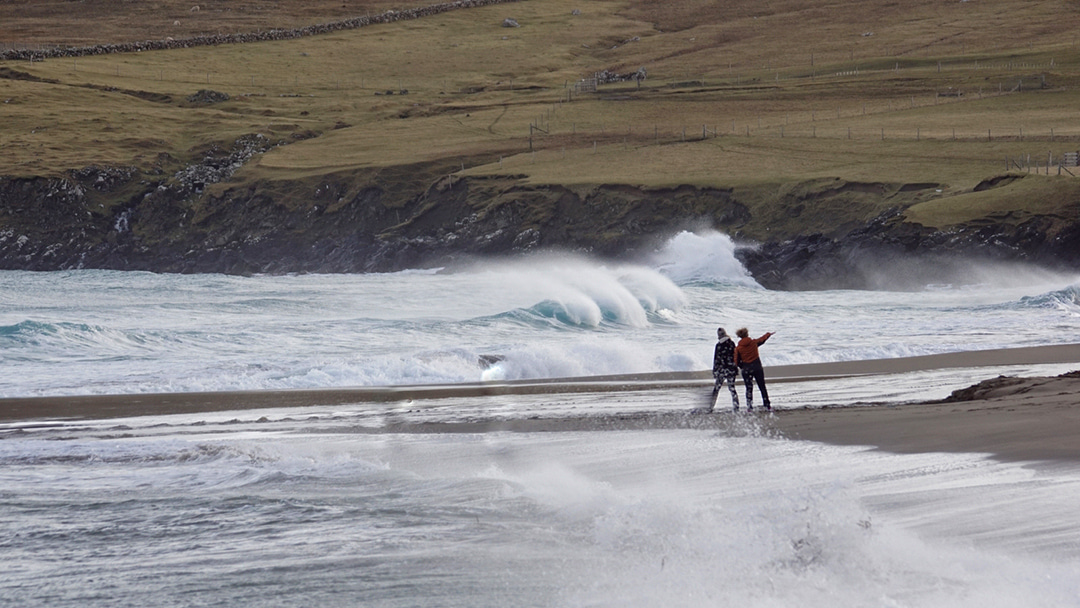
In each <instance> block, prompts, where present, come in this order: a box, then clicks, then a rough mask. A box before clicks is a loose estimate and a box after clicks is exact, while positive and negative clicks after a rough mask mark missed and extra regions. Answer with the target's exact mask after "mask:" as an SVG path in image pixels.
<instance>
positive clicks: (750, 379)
mask: <svg viewBox="0 0 1080 608" xmlns="http://www.w3.org/2000/svg"><path fill="white" fill-rule="evenodd" d="M742 381H743V384H744V385H745V386H746V411H750V410H752V409H754V368H753V367H751V366H749V365H747V366H745V367H743V368H742Z"/></svg>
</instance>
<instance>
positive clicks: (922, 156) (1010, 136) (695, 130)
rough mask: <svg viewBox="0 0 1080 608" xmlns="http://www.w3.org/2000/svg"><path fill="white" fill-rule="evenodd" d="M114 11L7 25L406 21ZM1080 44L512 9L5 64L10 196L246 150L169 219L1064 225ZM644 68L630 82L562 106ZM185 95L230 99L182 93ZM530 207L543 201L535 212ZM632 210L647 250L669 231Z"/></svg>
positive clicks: (695, 15) (992, 33) (843, 7)
mask: <svg viewBox="0 0 1080 608" xmlns="http://www.w3.org/2000/svg"><path fill="white" fill-rule="evenodd" d="M89 1H90V0H88V2H89ZM105 4H107V5H109V6H110V7H112V8H110V9H109V10H110V11H112V12H110V13H108V15H107V16H100V17H94V16H93V15H95V14H97V13H93V14H91V16H90V17H89V18H88V19H86V20H82V21H79V22H78V23H75V24H72V23H69V22H68V21H66V20H64V19H54V20H52V21H51V24H52V25H51V28H52V29H51V30H50V28H49V27H46V26H45V25H44V23H45V22H46V21H48V20H46V21H42V19H41V18H40V17H41V16H40V15H39V14H38V13H39V12H40V10H43V9H42V7H45V6H50V3H48V2H43V3H40V4H39V5H38V8H39V10H38V13H36V12H32V11H31V12H25V13H20V12H17V11H15V12H12V11H11V10H10V8H11V7H10V6H8V5H5V7H2V9H0V12H2V11H8V14H5V15H4V17H5V19H4V20H3V26H0V33H8V35H9V36H11V37H12V38H15V39H16V41H15V42H17V43H20V44H22V45H23V46H26V47H29V48H31V49H32V48H34V46H33V45H34V44H38V45H41V44H42V43H49V42H53V41H61V42H66V43H68V44H79V45H85V44H94V43H101V42H116V41H118V40H115V39H102V38H100V37H97V38H96V37H95V35H93V34H87V33H86V30H88V29H89V30H91V31H93V29H94V28H93V22H94V19H96V18H99V19H100V22H101V23H102V24H103V25H102V27H101V33H100V34H98V36H111V37H113V38H115V37H117V36H120V37H124V38H125V39H127V40H133V39H134V40H139V39H144V38H153V37H157V38H160V37H161V36H163V35H172V34H169V33H168V32H167V30H166V29H162V27H164V26H162V25H161V22H162V21H164V22H166V25H168V27H175V28H180V29H178V30H177V32H175V35H176V36H177V37H182V36H184V35H201V34H204V33H208V32H209V33H213V32H214V31H217V32H218V33H221V32H226V33H227V32H232V31H234V30H235V31H240V30H247V31H252V30H263V31H268V30H272V29H273V28H275V27H297V26H301V25H309V24H311V23H317V22H329V21H333V20H336V19H342V18H347V17H348V16H350V15H348V14H344V13H346V12H347V11H350V10H355V11H357V12H358V13H363V12H378V11H383V10H386V9H388V8H398V9H400V8H402V7H400V6H392V5H390V4H388V3H382V4H380V3H378V2H367V3H365V4H356V5H350V4H349V3H344V4H338V3H322V4H320V3H317V2H314V3H307V4H305V3H300V2H299V1H298V0H296V1H293V2H285V1H283V2H281V3H279V4H278V5H275V6H277V7H278V10H277V11H276V12H275V11H274V10H268V9H267V8H266V7H267V6H270V5H269V4H267V3H257V4H253V3H236V4H233V3H228V4H227V3H224V2H211V3H201V4H200V7H199V10H198V11H191V10H190V7H189V8H188V9H185V10H188V14H187V17H189V19H186V20H181V19H180V18H179V17H178V16H176V15H173V14H172V13H171V12H170V11H173V12H175V11H176V10H179V9H180V7H181V6H187V3H185V4H184V5H177V4H176V3H173V2H163V3H161V6H162V10H161V11H158V12H156V13H148V12H146V11H142V12H139V11H136V10H135V8H136V7H137V6H138V4H137V3H136V4H133V5H130V10H132V11H134V12H132V14H131V15H128V18H127V19H126V20H125V19H118V18H117V15H116V11H118V10H123V9H122V8H116V7H123V6H129V5H128V4H126V3H125V4H115V3H105ZM431 4H433V3H431ZM419 5H420V6H423V3H420V4H419ZM230 9H231V10H230ZM103 10H104V9H103ZM106 12H107V11H106ZM228 13H235V14H234V15H229V14H228ZM240 13H243V15H241V16H242V17H243V18H242V19H240V18H236V16H237V15H239V14H240ZM211 15H217V21H213V20H210V21H206V19H204V17H208V16H211ZM353 16H355V14H354V15H353ZM507 18H512V19H513V20H515V21H516V23H517V25H518V27H505V26H504V20H506V19H507ZM35 19H36V21H35ZM199 19H203V20H204V23H203V24H202V25H200V24H199V23H198V20H199ZM20 20H21V21H22V22H23V27H21V29H20ZM192 20H195V21H196V23H195V24H194V25H188V26H185V25H184V23H185V22H189V21H192ZM106 21H108V22H109V23H114V22H116V23H119V22H123V23H126V26H125V28H126V29H124V28H114V27H112V26H109V27H106V26H105V24H106ZM177 21H181V25H180V26H176V25H170V24H174V23H175V22H177ZM213 23H217V24H218V26H217V30H214V29H213V27H212V24H213ZM208 24H209V25H208ZM185 27H187V28H189V29H184V28H185ZM200 27H201V28H202V29H201V30H200V29H199V28H200ZM35 28H36V29H35ZM1077 31H1080V8H1077V6H1076V4H1075V3H1071V2H1066V1H1064V0H1058V1H1051V2H1026V1H1020V0H979V1H971V2H948V3H942V2H936V1H929V0H901V1H898V2H893V3H887V4H880V3H865V2H854V1H850V2H849V1H846V0H845V1H839V2H817V1H805V0H802V1H800V0H780V1H772V2H768V3H762V2H760V1H757V0H754V1H751V0H736V1H734V2H731V1H728V2H722V3H721V2H709V1H697V0H685V1H680V2H664V3H661V2H655V1H646V0H623V1H618V0H589V1H588V2H580V1H577V0H522V1H520V2H508V3H505V4H498V5H494V6H486V7H478V8H469V9H463V10H455V11H448V12H444V13H440V14H438V15H434V16H430V17H424V18H421V19H412V20H402V21H398V22H395V23H388V24H380V25H371V26H368V27H363V28H358V29H352V30H347V31H337V32H334V33H331V34H326V35H320V36H311V37H304V38H299V39H293V40H275V41H267V42H260V43H250V44H230V45H217V46H198V47H193V48H178V49H172V50H167V51H151V52H140V53H126V54H103V55H79V56H71V57H57V58H49V59H46V60H43V61H33V62H31V61H6V62H0V76H2V77H3V78H0V111H2V112H3V121H2V126H0V175H3V176H6V177H7V178H8V180H9V181H10V180H13V179H16V180H26V179H30V178H55V179H70V176H71V171H72V170H75V169H81V168H83V167H87V166H91V165H94V166H108V167H133V168H135V169H136V170H137V173H138V176H139V177H140V178H141V180H135V181H136V182H138V181H141V182H143V183H144V185H146V184H149V185H152V186H154V187H157V186H159V185H162V184H166V185H168V184H169V183H170V182H174V181H175V180H176V179H178V178H177V177H176V176H177V175H179V173H178V172H179V171H180V170H181V169H182V168H183V167H185V166H190V165H192V164H194V163H199V162H204V161H205V159H206V158H208V154H212V153H213V151H215V150H219V151H227V150H229V149H231V148H232V147H233V146H234V144H233V142H234V141H236V140H237V139H238V138H241V137H244V136H248V137H250V136H253V135H259V136H260V140H259V141H262V142H264V144H263V145H261V146H260V147H259V149H260V150H265V151H264V152H262V153H258V154H255V155H254V156H251V157H250V158H244V159H242V162H237V163H236V165H237V166H236V167H235V170H230V171H228V172H225V173H223V174H221V181H219V182H217V183H214V182H215V181H216V180H214V179H210V180H204V181H205V182H206V183H202V182H200V183H199V187H198V188H197V190H195V191H193V190H191V189H190V188H186V189H185V188H179V189H175V190H176V191H177V192H179V193H180V195H176V196H171V197H169V202H168V204H169V205H173V206H180V207H183V210H182V211H179V212H178V214H179V215H178V217H179V216H186V217H188V218H189V220H190V218H192V217H197V218H205V217H208V216H209V215H211V214H210V213H209V212H208V211H207V209H209V207H211V206H212V205H213V204H215V203H214V201H219V202H220V201H227V200H236V199H237V198H238V197H239V198H243V199H244V200H246V201H249V203H246V204H249V205H253V204H254V203H250V201H254V200H261V201H263V202H265V203H267V204H270V203H272V204H273V205H276V206H279V207H280V208H281V209H282V212H286V211H287V212H290V213H293V212H295V213H301V212H303V210H304V209H308V208H310V207H311V206H312V205H315V204H316V203H315V201H319V200H322V201H323V207H322V208H323V210H324V212H325V210H326V209H327V205H329V206H330V207H333V205H334V204H338V205H339V206H340V205H345V204H346V203H354V202H355V201H357V200H359V199H358V198H357V197H358V196H359V195H360V193H361V192H363V191H365V189H366V188H371V187H376V188H377V189H378V190H379V192H380V196H379V197H378V201H379V202H378V203H377V205H380V206H381V208H383V209H384V210H386V209H389V210H393V209H396V212H395V213H394V214H393V221H391V220H390V219H389V218H390V216H389V215H387V214H388V213H389V212H386V211H378V213H376V214H375V215H379V216H380V217H383V218H384V219H383V220H381V221H380V222H376V224H372V225H370V226H368V227H367V228H366V230H367V232H369V233H371V234H376V235H378V234H382V235H384V236H385V235H407V236H408V237H409V238H419V237H421V236H423V235H424V234H428V235H432V234H435V233H437V232H438V231H437V228H438V226H437V222H434V221H433V220H431V219H430V218H431V217H433V214H434V216H438V217H440V218H441V219H440V221H444V222H453V221H460V220H461V219H462V217H463V216H461V215H460V214H465V216H468V215H469V214H480V215H483V214H484V213H485V212H486V211H491V212H492V213H494V209H488V207H495V206H498V205H504V204H505V203H506V197H507V196H509V197H510V198H514V199H515V201H517V202H516V203H515V204H516V205H517V206H519V207H520V206H524V207H526V208H525V209H523V210H520V211H516V212H515V213H514V214H512V215H513V218H514V221H524V222H526V224H528V222H529V220H528V219H527V218H530V217H531V218H533V220H534V221H532V223H531V224H530V225H523V226H519V227H517V228H519V230H518V232H522V231H524V230H529V229H534V230H540V231H545V230H546V231H552V230H554V229H555V227H556V223H557V221H556V220H557V218H554V219H553V218H552V217H549V216H551V215H555V216H557V215H559V214H560V213H565V214H567V215H568V216H573V215H574V214H573V213H571V212H570V211H569V210H568V208H567V207H566V204H568V203H566V202H565V201H566V200H569V199H565V198H564V203H563V204H562V207H559V206H558V205H555V204H554V203H551V201H552V200H558V199H559V197H564V194H565V193H570V194H571V195H572V196H571V198H576V199H577V200H578V201H579V203H580V204H584V205H587V204H588V201H589V200H591V199H590V193H595V192H597V191H598V190H597V189H598V188H600V189H604V188H606V190H603V192H605V196H607V197H609V198H610V196H611V193H612V192H615V191H616V190H614V189H613V188H617V187H626V188H631V189H633V190H635V191H636V192H639V193H640V192H644V193H649V192H653V193H662V192H670V191H674V190H675V189H678V188H680V187H686V186H691V187H693V188H696V189H699V190H700V191H702V192H723V193H725V194H724V195H723V196H719V195H718V196H715V197H712V199H710V200H714V201H715V202H714V203H712V204H714V205H715V208H712V209H710V208H709V205H710V203H707V202H703V201H704V199H703V200H702V201H699V202H698V203H695V205H697V206H696V207H695V206H693V205H692V206H691V207H692V212H690V213H689V215H690V216H691V217H687V218H685V220H686V222H705V223H712V224H713V225H716V226H718V227H721V228H723V229H727V230H729V231H731V232H733V233H737V234H738V235H739V236H741V237H742V238H745V239H748V240H756V241H768V240H782V239H786V238H791V237H794V236H797V235H806V234H811V233H822V234H826V235H831V236H841V235H843V234H845V233H846V232H847V231H850V230H851V229H853V228H854V227H857V226H860V225H865V223H866V222H868V221H870V220H872V219H873V218H876V217H879V216H881V215H882V214H883V213H886V212H888V211H890V210H895V209H899V210H900V212H901V214H902V215H901V219H902V220H905V221H907V222H909V223H917V224H918V225H920V226H922V227H925V228H928V229H934V230H948V229H949V228H950V227H951V226H958V225H971V223H972V222H976V223H978V222H983V223H987V222H991V223H996V224H1003V225H1017V226H1018V225H1020V224H1023V223H1024V222H1025V221H1028V220H1030V219H1031V218H1033V217H1036V216H1037V217H1040V218H1043V217H1049V218H1058V220H1054V221H1059V222H1060V223H1068V222H1075V221H1076V220H1077V218H1078V216H1080V214H1078V201H1080V193H1078V187H1077V185H1076V184H1077V180H1074V179H1073V177H1071V176H1070V175H1069V171H1072V172H1073V173H1076V174H1078V175H1080V170H1078V169H1077V168H1075V167H1072V168H1069V167H1066V168H1065V169H1058V168H1057V167H1056V163H1058V162H1059V161H1060V159H1061V158H1062V157H1063V155H1064V153H1066V152H1070V151H1073V152H1074V151H1076V150H1077V149H1080V121H1078V120H1077V118H1076V108H1077V107H1080V42H1078V39H1077V34H1076V33H1075V32H1077ZM19 36H22V38H21V39H19ZM28 38H29V39H28ZM8 46H9V47H10V46H12V43H8ZM639 68H644V69H645V70H646V72H647V78H646V79H645V80H644V81H642V82H635V81H617V82H609V83H601V84H600V85H599V88H598V90H597V91H596V92H586V91H582V90H578V88H579V87H576V86H575V85H576V84H577V83H579V82H580V80H581V79H582V78H585V77H589V76H591V75H593V74H594V73H597V72H605V73H607V74H615V75H626V74H632V73H634V72H636V71H638V69H639ZM201 89H209V90H212V91H215V92H220V93H225V94H227V95H228V100H226V101H217V102H212V103H208V102H210V101H213V100H212V98H211V97H208V96H203V97H197V98H191V96H192V95H194V94H195V93H196V92H197V91H199V90H201ZM189 98H190V99H189ZM234 160H235V159H234ZM1048 164H1055V166H1054V168H1052V169H1048V168H1047V165H1048ZM1029 167H1030V169H1029ZM1036 168H1037V170H1038V171H1039V174H1038V175H1036V173H1035V171H1036ZM1047 173H1049V175H1047ZM1017 174H1022V175H1024V177H1023V179H1013V178H1004V179H1003V176H1009V175H1017ZM451 175H452V176H453V177H452V178H448V177H447V176H451ZM441 179H451V180H454V179H456V180H464V181H465V183H466V184H474V186H473V187H472V191H471V194H469V195H463V196H462V197H458V198H456V199H455V198H453V197H449V198H447V196H446V195H443V194H440V193H443V192H446V189H445V188H441V189H434V190H433V189H432V188H433V185H434V184H436V183H438V182H439V180H441ZM479 184H486V186H484V187H480V186H479ZM496 185H497V186H498V187H497V188H496V187H495V186H496ZM124 188H126V189H124ZM124 188H121V189H119V190H117V191H116V192H117V195H116V196H112V195H111V194H110V192H112V191H111V190H108V189H106V190H107V191H105V192H104V193H101V192H99V193H98V194H94V196H93V198H94V200H93V204H94V205H96V206H95V207H94V208H93V209H92V210H91V212H92V213H98V214H101V218H102V219H101V221H102V222H103V224H102V225H105V224H107V223H108V222H105V219H109V220H110V221H111V220H112V216H110V215H109V212H110V211H109V210H110V209H114V210H115V212H116V213H120V212H122V211H123V210H130V209H131V208H132V204H133V203H132V200H133V198H135V197H134V193H133V192H132V189H133V188H134V189H135V190H138V188H135V187H134V186H133V185H132V184H131V183H127V185H126V186H125V187H124ZM330 190H333V191H334V192H335V193H336V195H335V197H333V198H332V199H329V198H327V192H329V191H330ZM545 190H546V191H548V193H547V194H545V195H544V196H540V195H539V194H536V193H538V192H544V191H545ZM556 190H557V192H558V194H557V195H554V194H551V192H552V191H556ZM6 191H7V192H11V191H12V190H11V188H10V187H9V188H8V189H7V190H6ZM481 192H482V193H483V196H481V194H480V193H481ZM500 192H502V193H504V194H503V195H500ZM513 192H531V193H533V194H531V195H529V196H531V197H532V198H529V197H522V196H517V197H516V198H515V196H514V195H513ZM500 196H502V198H500ZM710 196H711V195H710ZM260 197H261V198H260ZM645 197H646V198H649V195H648V194H646V195H645ZM660 198H662V197H660ZM705 198H709V197H705ZM540 199H544V200H547V201H548V203H545V205H547V206H546V207H545V206H544V205H540V206H539V207H538V208H536V209H533V210H531V211H530V210H529V209H527V207H528V206H529V204H530V203H529V202H528V201H529V200H532V201H534V203H536V204H537V205H539V203H538V202H537V201H539V200H540ZM639 199H640V197H638V198H637V199H635V200H639ZM364 200H366V201H368V203H366V204H372V203H371V201H372V200H374V199H371V198H370V197H368V198H367V199H364ZM628 200H629V199H628ZM724 201H727V202H728V203H730V202H731V201H735V203H737V205H738V210H739V211H738V212H737V213H735V212H733V211H732V209H730V208H726V207H725V205H726V204H727V203H725V202H724ZM0 202H2V201H0ZM162 204H165V203H164V202H163V203H162ZM357 204H358V203H357ZM437 205H444V206H445V207H446V208H445V209H444V210H443V211H442V212H441V215H440V214H439V213H437V212H436V210H434V209H433V206H437ZM552 205H554V206H552ZM256 206H257V205H256ZM549 207H550V208H549ZM553 209H554V211H553ZM559 209H562V211H559ZM680 209H681V212H686V211H687V209H690V208H680ZM403 211H404V216H403V215H402V212H403ZM372 213H374V211H372ZM665 213H667V211H665V210H663V209H660V210H658V211H657V214H656V215H661V216H662V215H665ZM640 215H641V216H642V217H640V218H637V219H636V220H635V222H636V224H635V225H637V226H638V227H639V228H640V229H641V230H646V229H647V228H649V227H667V228H670V227H671V226H673V225H674V224H675V222H673V221H671V220H672V218H670V217H668V218H666V219H667V220H668V221H666V222H665V221H661V219H665V218H653V219H652V220H650V219H649V217H648V216H649V214H647V213H642V214H640ZM372 217H373V216H372ZM589 217H590V214H588V213H586V214H584V215H583V216H582V217H581V219H580V220H577V221H586V222H587V221H588V219H589ZM537 218H539V219H537ZM223 221H225V220H224V219H223ZM504 223H505V222H504ZM189 225H190V224H189ZM158 228H159V227H155V228H151V229H149V230H151V232H153V231H154V230H158ZM609 228H610V230H614V231H616V232H617V231H618V230H619V228H618V227H617V225H615V226H614V227H609ZM17 229H18V227H17V226H15V227H14V228H9V230H15V231H17ZM203 229H204V230H206V231H209V232H213V231H214V230H216V229H217V228H216V227H214V226H209V225H205V226H203ZM301 229H302V226H301V227H299V228H296V229H295V230H301ZM564 232H566V231H564ZM567 234H569V232H567ZM153 236H154V235H152V234H146V235H143V237H144V238H147V239H151V237H153ZM158 236H161V235H158ZM42 238H45V237H42ZM103 238H104V237H103ZM169 239H170V240H171V241H177V240H178V239H179V240H181V241H182V240H183V235H182V234H176V235H172V236H170V237H169ZM532 241H535V239H533V240H532ZM532 241H530V242H532ZM148 242H149V241H148ZM552 242H553V241H551V240H543V239H541V240H540V241H539V243H540V244H552ZM571 244H572V243H571ZM177 246H178V247H179V245H177Z"/></svg>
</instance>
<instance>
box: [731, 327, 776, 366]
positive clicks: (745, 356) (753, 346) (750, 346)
mask: <svg viewBox="0 0 1080 608" xmlns="http://www.w3.org/2000/svg"><path fill="white" fill-rule="evenodd" d="M771 335H772V334H771V333H768V334H765V335H764V336H761V337H760V338H758V339H757V340H755V339H753V338H750V337H747V338H743V339H741V340H739V344H738V345H737V346H736V347H735V365H741V364H746V363H753V362H754V361H757V360H758V359H760V358H761V357H760V355H758V350H757V347H759V346H761V345H762V344H764V343H765V341H766V340H768V339H769V336H771Z"/></svg>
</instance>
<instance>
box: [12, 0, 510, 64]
mask: <svg viewBox="0 0 1080 608" xmlns="http://www.w3.org/2000/svg"><path fill="white" fill-rule="evenodd" d="M520 1H522V0H456V1H455V2H443V3H440V4H432V5H431V6H424V7H420V8H413V9H407V10H401V11H394V10H390V11H386V12H385V13H381V14H378V15H365V16H363V17H356V18H354V19H346V20H345V21H335V22H332V23H322V24H318V25H309V26H307V27H302V28H297V29H288V30H267V31H262V32H249V33H244V34H217V35H212V36H195V37H193V38H180V39H172V38H166V39H165V40H144V41H142V42H122V43H116V44H96V45H93V46H82V47H68V48H53V49H38V50H31V49H14V50H7V51H0V60H8V61H38V60H42V59H54V58H61V57H83V56H87V55H105V54H108V53H137V52H139V51H162V50H167V49H183V48H191V47H197V46H213V45H218V44H241V43H245V42H266V41H270V40H292V39H294V38H303V37H305V36H316V35H318V34H328V33H331V32H338V31H341V30H352V29H357V28H361V27H365V26H368V25H377V24H383V23H394V22H395V21H407V20H411V19H420V18H421V17H430V16H432V15H438V14H441V13H445V12H449V11H454V10H458V9H463V8H475V7H480V6H491V5H495V4H505V3H508V2H520Z"/></svg>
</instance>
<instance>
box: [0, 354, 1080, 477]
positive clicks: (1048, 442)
mask: <svg viewBox="0 0 1080 608" xmlns="http://www.w3.org/2000/svg"><path fill="white" fill-rule="evenodd" d="M1068 363H1076V364H1077V365H1078V368H1080V344H1070V345H1056V346H1045V347H1033V348H1015V349H996V350H986V351H970V352H961V353H949V354H942V355H929V356H923V357H905V358H896V359H880V360H868V361H846V362H835V363H817V364H809V365H788V366H771V367H768V368H767V372H766V373H767V375H768V377H769V382H770V383H775V382H801V381H809V380H821V379H826V378H844V377H856V376H869V375H875V374H895V373H907V372H913V371H922V370H933V369H944V368H978V367H984V366H1003V365H1037V364H1068ZM709 385H711V377H710V375H709V373H708V372H686V373H667V374H631V375H620V376H604V377H591V378H574V379H554V380H532V381H517V382H499V383H474V384H455V385H431V386H405V387H359V388H338V389H305V390H285V391H270V390H268V391H232V392H216V393H168V394H137V395H90V396H70V397H30V398H11V399H0V422H8V423H10V422H29V421H42V420H78V419H104V418H118V417H133V416H147V415H163V414H190V413H199V412H213V411H230V410H246V409H263V408H289V407H307V406H316V405H321V406H326V405H344V404H359V403H387V402H396V401H404V400H426V399H439V398H448V397H459V398H460V397H483V396H491V395H513V394H521V395H526V394H560V393H597V392H606V391H638V390H642V391H647V390H664V389H675V388H688V387H701V388H702V389H703V390H704V387H707V386H709ZM954 396H956V395H954ZM838 405H846V404H838ZM732 418H734V415H732V414H730V413H726V412H725V413H720V414H712V415H689V414H685V413H673V412H664V413H658V412H642V413H640V414H628V415H625V416H618V417H611V416H607V417H604V418H602V419H601V418H597V417H588V416H582V417H579V418H572V419H571V418H565V417H562V418H553V419H542V418H541V419H526V420H513V421H494V420H493V421H486V422H485V421H473V422H469V423H446V424H437V423H417V424H409V423H402V424H394V425H390V426H387V427H384V428H382V429H377V430H375V432H485V431H492V430H505V431H520V432H542V431H555V430H576V429H582V430H583V429H600V428H620V429H626V428H687V427H705V428H707V427H709V426H710V425H711V426H712V427H717V426H719V427H721V428H722V427H724V426H725V425H729V424H730V423H731V422H730V419H732ZM757 419H759V420H760V421H761V424H762V427H763V429H764V430H765V431H767V432H775V433H778V434H781V435H783V436H785V437H789V438H792V439H805V440H811V441H821V442H827V443H834V444H840V445H867V446H875V447H878V448H881V449H884V450H888V451H894V452H930V451H937V452H984V453H989V454H993V455H994V456H995V457H998V458H1001V459H1007V460H1061V459H1064V460H1070V461H1080V374H1067V375H1065V376H1061V377H1056V378H1026V379H1015V378H1013V379H993V380H988V381H987V382H984V383H981V384H980V385H977V386H976V387H973V388H972V389H970V390H969V391H967V392H966V393H965V394H962V395H959V396H957V400H951V401H946V402H933V403H921V404H905V405H868V406H847V407H827V408H820V409H794V410H780V411H778V412H776V414H775V415H773V416H767V417H765V416H761V417H758V418H757Z"/></svg>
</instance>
